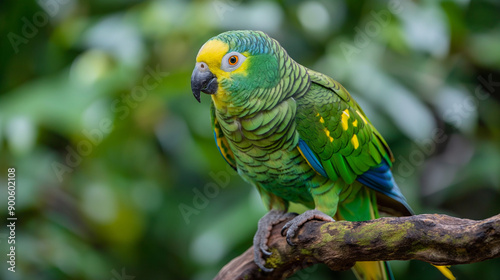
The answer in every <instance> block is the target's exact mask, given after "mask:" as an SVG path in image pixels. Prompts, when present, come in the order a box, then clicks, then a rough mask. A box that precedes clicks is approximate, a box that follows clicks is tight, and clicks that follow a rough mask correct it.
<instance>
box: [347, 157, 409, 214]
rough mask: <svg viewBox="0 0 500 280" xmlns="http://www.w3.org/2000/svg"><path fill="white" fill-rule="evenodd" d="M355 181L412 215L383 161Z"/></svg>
mask: <svg viewBox="0 0 500 280" xmlns="http://www.w3.org/2000/svg"><path fill="white" fill-rule="evenodd" d="M356 180H358V182H360V183H362V184H363V185H365V186H367V187H369V188H371V189H373V190H376V191H378V192H380V193H382V194H384V195H386V196H388V197H390V198H392V199H394V200H396V201H397V202H399V203H401V204H402V205H403V206H404V207H405V208H406V209H408V211H409V212H410V213H412V214H413V210H412V209H411V207H410V205H408V202H406V199H405V197H404V196H403V194H402V193H401V191H400V190H399V187H398V185H397V184H396V182H395V181H394V177H393V176H392V172H391V168H390V167H389V164H388V163H387V162H386V161H385V159H384V160H382V163H381V164H379V165H378V166H375V167H372V168H370V169H369V170H368V171H366V172H365V173H363V174H361V175H359V176H358V178H357V179H356Z"/></svg>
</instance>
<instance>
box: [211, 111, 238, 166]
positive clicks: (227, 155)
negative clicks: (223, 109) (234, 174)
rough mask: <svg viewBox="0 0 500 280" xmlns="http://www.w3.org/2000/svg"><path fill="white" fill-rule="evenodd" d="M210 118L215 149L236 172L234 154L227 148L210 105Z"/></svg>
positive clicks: (225, 140) (227, 145) (227, 144)
mask: <svg viewBox="0 0 500 280" xmlns="http://www.w3.org/2000/svg"><path fill="white" fill-rule="evenodd" d="M210 116H211V120H212V129H213V131H214V138H215V144H216V145H217V149H218V150H219V152H220V154H221V155H222V157H223V158H224V159H225V160H226V162H227V163H228V164H229V165H231V167H232V168H233V169H234V170H236V162H235V160H234V154H233V152H232V151H231V149H230V148H229V143H228V142H227V139H226V137H225V136H224V134H223V133H222V130H221V127H220V125H219V122H218V121H217V118H216V117H215V107H214V104H213V103H212V105H211V108H210Z"/></svg>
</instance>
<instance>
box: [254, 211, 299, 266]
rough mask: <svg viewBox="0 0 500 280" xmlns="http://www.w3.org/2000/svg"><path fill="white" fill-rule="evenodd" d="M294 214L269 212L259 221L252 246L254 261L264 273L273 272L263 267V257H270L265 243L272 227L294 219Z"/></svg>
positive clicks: (264, 262)
mask: <svg viewBox="0 0 500 280" xmlns="http://www.w3.org/2000/svg"><path fill="white" fill-rule="evenodd" d="M296 215H297V214H295V213H286V212H283V211H278V210H271V211H269V212H268V213H267V214H266V215H265V216H264V217H262V218H261V219H260V220H259V226H258V229H257V232H256V233H255V236H254V238H253V246H254V261H255V264H257V266H258V267H259V268H260V269H262V270H263V271H265V272H271V271H273V269H272V268H267V267H265V266H264V265H265V264H266V261H265V260H264V255H265V256H270V255H271V254H272V253H271V252H270V251H269V246H267V242H268V241H269V236H271V230H272V228H273V226H274V225H276V224H279V223H280V222H282V221H285V220H286V219H289V218H292V217H295V216H296Z"/></svg>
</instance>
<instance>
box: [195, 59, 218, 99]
mask: <svg viewBox="0 0 500 280" xmlns="http://www.w3.org/2000/svg"><path fill="white" fill-rule="evenodd" d="M218 86H219V85H218V83H217V77H215V75H214V74H212V72H210V69H208V65H207V64H206V63H205V62H198V63H196V66H195V67H194V70H193V74H192V75H191V90H192V91H193V95H194V98H196V100H198V102H201V101H200V91H201V92H204V93H206V94H214V93H216V92H217V88H218Z"/></svg>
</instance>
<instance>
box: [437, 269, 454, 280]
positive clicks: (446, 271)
mask: <svg viewBox="0 0 500 280" xmlns="http://www.w3.org/2000/svg"><path fill="white" fill-rule="evenodd" d="M434 267H436V268H437V269H439V271H440V272H441V273H442V274H443V275H444V277H446V278H448V279H449V280H455V279H457V278H455V276H453V273H451V270H449V269H448V267H449V266H444V265H434Z"/></svg>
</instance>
